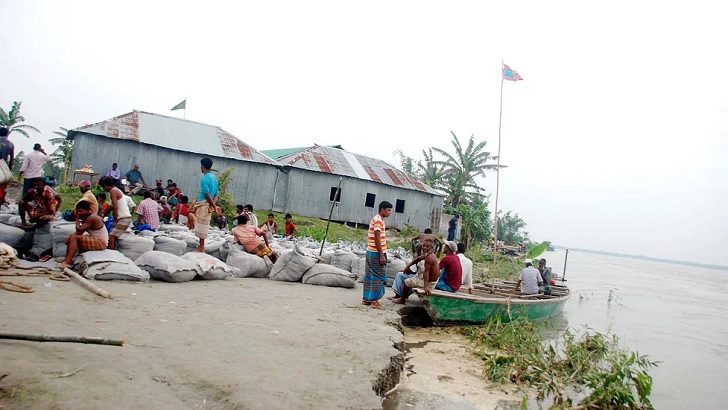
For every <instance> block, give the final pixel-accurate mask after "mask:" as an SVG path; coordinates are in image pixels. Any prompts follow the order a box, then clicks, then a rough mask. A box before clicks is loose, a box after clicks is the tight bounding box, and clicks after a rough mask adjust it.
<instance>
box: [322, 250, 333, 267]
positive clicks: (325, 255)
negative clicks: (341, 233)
mask: <svg viewBox="0 0 728 410" xmlns="http://www.w3.org/2000/svg"><path fill="white" fill-rule="evenodd" d="M332 256H334V251H328V250H326V251H323V253H321V259H323V261H324V263H325V264H327V265H331V257H332Z"/></svg>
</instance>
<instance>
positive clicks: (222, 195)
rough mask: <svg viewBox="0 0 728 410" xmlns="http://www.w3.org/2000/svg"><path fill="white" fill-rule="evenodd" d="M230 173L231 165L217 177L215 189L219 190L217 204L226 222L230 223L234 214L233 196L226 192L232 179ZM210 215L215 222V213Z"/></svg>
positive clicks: (231, 171) (231, 172) (231, 170)
mask: <svg viewBox="0 0 728 410" xmlns="http://www.w3.org/2000/svg"><path fill="white" fill-rule="evenodd" d="M232 174H233V167H227V168H225V169H224V170H223V171H222V172H221V173H220V175H218V177H217V189H218V192H219V193H218V198H217V206H219V207H220V208H222V212H223V215H225V218H226V219H227V221H228V224H230V221H232V219H233V218H234V217H235V215H236V213H235V198H233V194H231V193H230V192H228V185H230V181H232ZM212 217H213V218H214V220H213V222H215V223H216V222H217V218H218V216H217V214H215V213H213V214H212Z"/></svg>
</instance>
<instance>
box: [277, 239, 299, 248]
mask: <svg viewBox="0 0 728 410" xmlns="http://www.w3.org/2000/svg"><path fill="white" fill-rule="evenodd" d="M278 244H279V245H281V247H283V248H286V249H293V247H294V246H296V242H293V241H289V240H283V241H281V242H279V243H278Z"/></svg>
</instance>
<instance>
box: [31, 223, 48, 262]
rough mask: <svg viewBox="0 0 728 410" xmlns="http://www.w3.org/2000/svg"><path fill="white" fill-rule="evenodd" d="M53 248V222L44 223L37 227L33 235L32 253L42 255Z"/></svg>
mask: <svg viewBox="0 0 728 410" xmlns="http://www.w3.org/2000/svg"><path fill="white" fill-rule="evenodd" d="M51 249H53V232H51V224H44V225H42V226H40V227H38V228H36V229H35V235H33V247H32V248H30V253H32V254H33V255H35V256H40V255H41V254H42V253H43V252H45V251H47V250H51Z"/></svg>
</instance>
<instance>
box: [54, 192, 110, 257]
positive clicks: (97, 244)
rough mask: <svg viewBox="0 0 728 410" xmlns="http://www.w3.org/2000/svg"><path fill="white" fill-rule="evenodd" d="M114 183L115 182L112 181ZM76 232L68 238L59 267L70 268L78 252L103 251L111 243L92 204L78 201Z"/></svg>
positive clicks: (75, 211)
mask: <svg viewBox="0 0 728 410" xmlns="http://www.w3.org/2000/svg"><path fill="white" fill-rule="evenodd" d="M112 183H113V182H112ZM74 213H75V219H76V233H74V234H71V235H69V236H68V238H66V241H65V242H66V245H68V250H67V251H66V259H65V260H64V261H63V262H59V263H58V267H59V268H70V267H71V263H72V262H73V257H74V256H76V252H79V253H80V252H86V251H102V250H104V249H106V246H107V245H108V243H109V233H108V231H107V230H106V226H105V225H104V221H103V220H102V219H101V217H100V216H98V215H96V214H95V213H93V212H92V211H91V204H89V203H88V202H86V201H78V203H76V209H75V210H74Z"/></svg>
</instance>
